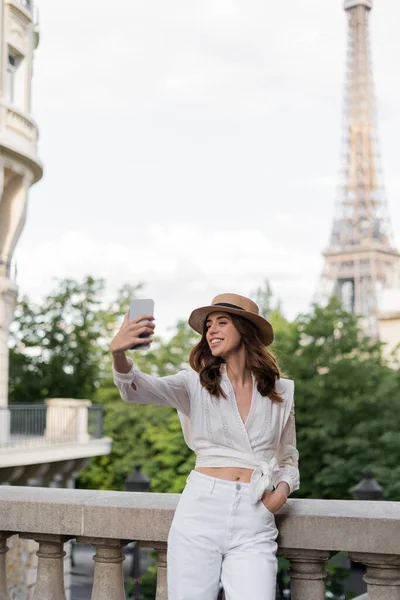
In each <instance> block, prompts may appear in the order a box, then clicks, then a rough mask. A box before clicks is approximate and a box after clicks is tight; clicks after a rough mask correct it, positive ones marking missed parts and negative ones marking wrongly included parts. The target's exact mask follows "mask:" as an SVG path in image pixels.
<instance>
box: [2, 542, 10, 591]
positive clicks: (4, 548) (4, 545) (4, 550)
mask: <svg viewBox="0 0 400 600" xmlns="http://www.w3.org/2000/svg"><path fill="white" fill-rule="evenodd" d="M10 535H11V534H10V533H5V532H1V533H0V600H10V596H9V595H8V591H7V590H8V588H7V563H6V553H7V552H8V546H7V538H9V537H10Z"/></svg>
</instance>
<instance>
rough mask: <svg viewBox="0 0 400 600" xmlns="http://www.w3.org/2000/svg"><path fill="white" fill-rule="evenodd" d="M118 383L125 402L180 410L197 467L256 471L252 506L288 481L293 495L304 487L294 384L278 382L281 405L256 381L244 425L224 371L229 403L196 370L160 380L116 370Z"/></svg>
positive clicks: (285, 381) (222, 381) (115, 378)
mask: <svg viewBox="0 0 400 600" xmlns="http://www.w3.org/2000/svg"><path fill="white" fill-rule="evenodd" d="M129 360H130V359H129ZM114 381H115V383H116V385H117V386H118V388H119V391H120V394H121V396H122V398H123V399H124V400H125V401H126V402H134V403H137V404H157V405H160V406H173V407H174V408H176V409H177V410H178V414H179V418H180V422H181V426H182V431H183V435H184V438H185V441H186V443H187V445H188V446H189V448H191V449H192V450H193V451H194V452H195V453H196V456H197V460H196V467H242V468H247V469H252V470H253V471H254V473H253V476H252V484H251V486H252V489H251V499H252V501H253V502H257V501H258V500H259V499H260V498H261V496H262V494H263V493H264V491H265V490H272V489H273V486H274V487H276V486H277V485H278V483H280V482H281V481H286V483H287V484H288V485H289V488H290V492H293V491H295V490H297V489H298V488H299V484H300V481H299V469H298V452H297V450H296V429H295V419H294V397H293V391H294V383H293V381H291V380H288V379H280V380H279V381H277V383H276V387H277V390H278V391H279V392H280V393H281V396H282V398H283V400H284V401H283V402H282V403H278V402H272V401H271V400H270V399H269V398H268V397H263V396H261V394H260V393H259V391H258V389H257V382H256V380H255V378H254V377H253V397H252V402H251V407H250V411H249V414H248V417H247V419H246V422H245V423H243V421H242V418H241V416H240V413H239V410H238V407H237V403H236V398H235V394H234V390H233V387H232V384H231V382H230V380H229V377H228V376H227V374H226V369H225V368H224V366H223V367H222V368H221V386H222V389H223V390H224V392H225V394H226V398H223V397H221V398H216V397H214V396H211V395H210V394H209V393H208V392H207V390H206V389H204V387H203V386H202V385H201V383H200V378H199V375H198V373H196V372H195V371H192V370H191V371H181V372H179V373H178V374H176V375H170V376H168V377H159V378H157V377H152V376H150V375H146V374H145V373H142V372H141V371H140V370H139V369H137V368H136V367H135V366H134V365H133V363H132V366H131V370H130V371H129V373H117V372H116V371H115V370H114Z"/></svg>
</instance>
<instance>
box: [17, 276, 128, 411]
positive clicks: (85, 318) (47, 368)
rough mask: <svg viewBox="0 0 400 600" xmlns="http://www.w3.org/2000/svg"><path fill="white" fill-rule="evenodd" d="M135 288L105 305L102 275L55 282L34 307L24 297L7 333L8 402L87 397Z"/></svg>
mask: <svg viewBox="0 0 400 600" xmlns="http://www.w3.org/2000/svg"><path fill="white" fill-rule="evenodd" d="M139 287H140V286H123V287H122V288H121V290H119V292H118V295H117V299H118V300H117V301H115V302H112V303H111V304H110V305H105V304H104V300H103V294H104V289H105V283H104V281H103V280H102V279H94V278H93V277H86V278H84V279H83V281H82V282H78V281H74V280H72V279H64V280H58V281H57V282H56V286H55V289H54V290H53V291H52V292H51V293H50V294H48V295H47V296H46V297H45V299H44V301H43V303H42V304H41V305H38V304H36V303H34V302H31V301H30V300H29V298H28V297H26V296H24V297H23V298H22V299H21V301H20V302H19V303H18V306H17V310H16V313H15V317H14V321H13V325H12V328H11V336H10V377H9V401H10V403H14V404H15V403H25V402H27V403H32V402H43V401H44V400H46V399H47V398H51V397H61V398H89V399H92V398H93V395H94V393H95V391H96V390H97V389H98V387H99V386H100V385H101V381H102V379H103V378H104V377H105V375H106V373H108V372H109V365H108V343H109V338H110V335H111V334H112V331H113V328H114V327H115V324H116V319H117V315H118V316H119V315H121V312H122V311H125V310H127V307H128V305H129V299H130V298H131V297H132V296H134V295H135V293H136V291H137V290H138V288H139Z"/></svg>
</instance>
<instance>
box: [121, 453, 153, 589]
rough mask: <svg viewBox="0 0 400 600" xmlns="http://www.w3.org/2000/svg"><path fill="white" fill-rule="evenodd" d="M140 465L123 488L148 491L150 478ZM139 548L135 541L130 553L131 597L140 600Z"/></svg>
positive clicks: (130, 490) (129, 490)
mask: <svg viewBox="0 0 400 600" xmlns="http://www.w3.org/2000/svg"><path fill="white" fill-rule="evenodd" d="M141 469H142V465H135V470H134V472H133V473H131V474H130V475H128V477H127V478H126V479H125V489H126V490H127V491H128V492H148V491H149V489H150V479H149V478H148V477H146V475H145V474H144V473H143V472H142V470H141ZM139 553H140V549H139V546H138V543H137V542H135V546H134V548H133V554H132V573H131V575H132V579H133V586H134V588H133V597H134V600H140V584H139V579H140V554H139Z"/></svg>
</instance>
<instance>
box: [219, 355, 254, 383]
mask: <svg viewBox="0 0 400 600" xmlns="http://www.w3.org/2000/svg"><path fill="white" fill-rule="evenodd" d="M225 363H226V373H227V375H228V377H229V379H230V380H231V381H232V383H237V384H239V385H245V384H246V383H248V381H249V380H250V379H252V377H251V371H250V370H249V369H248V368H247V366H246V352H245V349H244V347H243V346H241V347H240V348H239V349H238V350H236V351H235V352H234V353H233V354H230V355H229V356H227V357H226V358H225Z"/></svg>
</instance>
